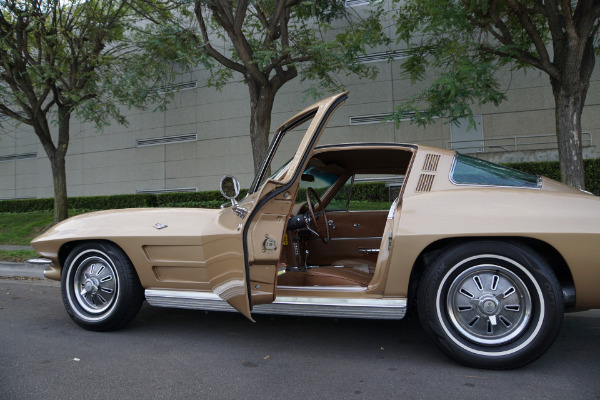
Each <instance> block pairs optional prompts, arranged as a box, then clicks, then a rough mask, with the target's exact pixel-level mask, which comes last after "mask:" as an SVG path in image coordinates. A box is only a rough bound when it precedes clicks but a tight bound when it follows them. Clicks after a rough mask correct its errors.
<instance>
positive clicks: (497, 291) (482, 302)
mask: <svg viewBox="0 0 600 400" xmlns="http://www.w3.org/2000/svg"><path fill="white" fill-rule="evenodd" d="M531 304H532V303H531V296H530V294H529V291H528V289H527V286H526V285H525V284H524V283H523V281H522V280H521V278H519V276H518V275H516V274H515V273H514V272H512V271H511V270H509V269H507V268H505V267H502V266H497V265H477V266H473V267H470V268H468V269H466V270H465V271H463V272H462V273H460V274H459V275H458V276H457V277H456V278H455V279H454V280H453V281H452V284H451V285H450V288H449V290H448V296H447V310H448V317H449V319H450V321H451V323H452V325H453V327H454V328H455V329H456V330H457V331H458V332H459V333H460V334H461V335H462V336H463V337H464V338H466V339H467V340H469V341H472V342H475V343H477V344H481V345H498V344H502V343H506V342H508V341H511V340H514V339H515V338H516V337H518V336H519V335H520V334H521V333H522V332H523V331H524V330H525V329H526V328H527V326H528V324H529V321H530V315H531V309H532V305H531Z"/></svg>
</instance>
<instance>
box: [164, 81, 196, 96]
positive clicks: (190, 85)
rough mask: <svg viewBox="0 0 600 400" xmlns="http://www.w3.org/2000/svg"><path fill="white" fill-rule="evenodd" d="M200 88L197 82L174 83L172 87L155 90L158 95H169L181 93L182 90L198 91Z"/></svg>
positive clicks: (166, 86) (167, 86)
mask: <svg viewBox="0 0 600 400" xmlns="http://www.w3.org/2000/svg"><path fill="white" fill-rule="evenodd" d="M197 87H198V82H197V81H189V82H181V83H174V84H172V85H165V86H161V87H157V88H156V89H155V90H156V92H157V93H161V94H162V93H169V92H179V91H181V90H189V89H196V88H197Z"/></svg>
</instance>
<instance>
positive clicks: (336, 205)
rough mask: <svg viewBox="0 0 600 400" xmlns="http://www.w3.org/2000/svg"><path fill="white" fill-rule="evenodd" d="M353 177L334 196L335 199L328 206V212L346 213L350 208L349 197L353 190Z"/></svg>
mask: <svg viewBox="0 0 600 400" xmlns="http://www.w3.org/2000/svg"><path fill="white" fill-rule="evenodd" d="M353 178H354V177H353V176H351V177H350V178H348V180H347V181H346V183H344V186H342V187H341V188H340V190H338V192H337V193H336V194H335V196H333V199H331V201H330V202H329V204H327V207H325V209H326V210H327V211H345V210H346V209H347V207H348V196H349V195H350V191H351V189H352V180H353Z"/></svg>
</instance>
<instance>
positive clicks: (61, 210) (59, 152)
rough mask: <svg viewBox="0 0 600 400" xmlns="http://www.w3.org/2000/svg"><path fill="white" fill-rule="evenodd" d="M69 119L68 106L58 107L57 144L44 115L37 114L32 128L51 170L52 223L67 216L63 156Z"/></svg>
mask: <svg viewBox="0 0 600 400" xmlns="http://www.w3.org/2000/svg"><path fill="white" fill-rule="evenodd" d="M70 120H71V108H70V107H64V106H63V107H60V106H59V107H58V144H57V145H56V146H55V145H54V143H53V142H52V136H51V134H50V128H49V126H48V121H47V119H46V115H45V114H43V113H40V114H38V116H37V118H36V119H35V120H34V123H33V128H34V130H35V133H36V135H37V136H38V138H39V139H40V141H41V143H42V146H43V147H44V150H45V151H46V155H47V156H48V160H49V161H50V167H51V170H52V181H53V183H54V223H55V224H56V223H59V222H60V221H63V220H65V219H67V218H68V217H69V214H68V204H67V173H66V167H65V156H66V154H67V149H68V147H69V128H70Z"/></svg>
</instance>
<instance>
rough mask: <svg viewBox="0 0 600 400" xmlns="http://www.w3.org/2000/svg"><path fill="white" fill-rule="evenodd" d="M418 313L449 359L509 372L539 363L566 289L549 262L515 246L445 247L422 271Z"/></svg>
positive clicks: (555, 330) (553, 334) (484, 243)
mask: <svg viewBox="0 0 600 400" xmlns="http://www.w3.org/2000/svg"><path fill="white" fill-rule="evenodd" d="M418 308H419V315H420V318H421V322H422V324H423V327H424V329H425V331H426V332H427V333H429V335H430V336H431V337H432V338H433V340H434V342H435V343H436V344H437V345H438V346H439V347H440V348H441V349H442V350H443V351H444V352H445V353H446V354H447V355H449V356H450V357H451V358H453V359H455V360H457V361H459V362H462V363H464V364H467V365H470V366H474V367H479V368H496V369H508V368H516V367H519V366H522V365H525V364H528V363H530V362H532V361H534V360H535V359H537V358H538V357H540V356H541V355H542V354H543V353H544V352H545V351H546V350H547V349H548V347H550V345H551V344H552V342H553V341H554V339H555V338H556V336H557V334H558V331H559V329H560V325H561V322H562V317H563V311H564V306H563V298H562V291H561V289H560V285H559V283H558V280H557V279H556V276H555V275H554V273H553V271H552V269H551V268H550V267H549V266H548V265H547V264H546V262H545V261H544V260H543V259H542V258H541V257H540V256H539V255H537V254H536V253H535V252H534V251H533V250H531V249H530V248H529V247H526V246H524V245H521V244H519V243H516V242H495V241H494V242H492V241H478V242H470V243H463V244H460V245H458V246H453V247H450V248H447V249H446V250H445V251H443V252H442V253H441V254H440V255H439V257H438V258H437V259H436V260H435V261H434V262H433V264H432V265H430V266H429V267H428V268H427V270H426V271H425V273H424V275H423V277H422V279H421V283H420V286H419V293H418Z"/></svg>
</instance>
